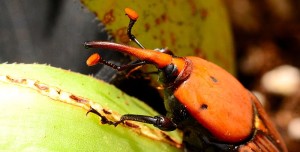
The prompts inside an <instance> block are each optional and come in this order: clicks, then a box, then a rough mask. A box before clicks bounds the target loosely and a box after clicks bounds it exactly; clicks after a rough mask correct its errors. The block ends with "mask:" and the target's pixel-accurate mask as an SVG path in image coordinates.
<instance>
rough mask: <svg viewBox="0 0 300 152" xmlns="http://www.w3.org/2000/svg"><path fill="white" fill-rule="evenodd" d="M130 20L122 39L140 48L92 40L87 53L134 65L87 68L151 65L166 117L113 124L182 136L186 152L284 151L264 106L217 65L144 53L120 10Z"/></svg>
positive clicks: (132, 116)
mask: <svg viewBox="0 0 300 152" xmlns="http://www.w3.org/2000/svg"><path fill="white" fill-rule="evenodd" d="M125 12H126V14H127V15H128V17H129V18H130V23H129V26H128V31H127V34H128V36H129V38H130V39H131V40H133V41H134V42H135V43H136V44H138V45H139V46H140V47H141V48H134V47H130V46H126V45H121V44H116V43H111V42H102V41H92V42H86V43H85V46H86V47H87V48H103V49H110V50H116V51H120V52H123V53H127V54H129V55H132V56H135V57H137V58H138V60H136V61H133V62H131V63H129V64H127V65H122V66H117V65H115V64H112V63H109V62H107V61H105V60H103V59H101V57H100V56H99V55H95V54H94V55H92V56H91V57H90V58H89V59H88V61H87V63H88V64H89V65H94V64H96V63H102V64H105V65H108V66H110V67H112V68H114V69H116V70H124V69H127V68H130V67H136V66H140V65H144V64H153V65H155V66H156V67H157V69H158V71H159V77H160V81H161V82H162V84H163V86H164V92H165V108H166V110H167V112H168V113H167V115H166V116H144V115H136V114H126V115H123V116H122V117H121V120H120V121H119V122H117V123H116V124H118V123H122V122H124V121H139V122H144V123H149V124H153V125H154V126H155V127H157V128H159V129H161V130H165V131H172V130H175V129H176V128H178V129H180V130H182V131H183V134H184V136H183V144H184V146H185V148H186V150H187V151H263V152H275V151H287V150H286V147H285V145H284V143H283V141H282V139H281V137H280V135H279V133H278V132H277V130H276V129H275V127H274V126H273V124H272V122H271V121H270V119H269V118H268V116H267V114H266V112H265V111H264V109H263V107H262V106H261V104H260V103H259V101H258V100H257V98H256V97H255V96H254V95H252V94H251V93H250V92H249V91H248V90H247V89H245V88H244V87H243V86H242V85H241V84H240V82H239V81H238V80H236V79H235V78H234V77H233V76H232V75H231V74H229V73H228V72H226V71H225V70H224V69H222V68H220V67H219V66H217V65H215V64H213V63H211V62H208V61H206V60H204V59H201V58H199V57H194V56H188V57H175V56H173V55H172V54H170V53H167V52H165V51H164V50H163V51H156V50H148V49H144V47H143V46H142V45H141V44H140V43H139V42H138V41H137V40H136V38H135V36H134V35H132V34H131V28H132V26H133V24H134V23H135V21H136V20H137V18H138V14H137V13H135V12H134V11H133V10H131V9H128V8H127V9H125Z"/></svg>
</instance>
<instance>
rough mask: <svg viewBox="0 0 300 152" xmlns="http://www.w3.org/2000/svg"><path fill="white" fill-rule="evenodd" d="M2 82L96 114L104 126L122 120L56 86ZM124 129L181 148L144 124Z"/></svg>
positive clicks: (7, 78) (0, 77)
mask: <svg viewBox="0 0 300 152" xmlns="http://www.w3.org/2000/svg"><path fill="white" fill-rule="evenodd" d="M0 81H1V82H5V83H10V84H14V85H18V86H21V87H26V88H28V89H32V90H35V91H37V92H38V93H40V94H41V95H44V96H47V97H49V98H51V99H53V100H54V101H58V102H62V103H66V104H70V105H73V106H76V107H80V108H82V109H84V110H86V111H87V114H88V113H89V112H92V113H96V114H97V115H99V116H100V118H101V123H102V124H110V125H114V124H115V123H116V122H118V121H119V120H120V117H121V115H120V114H119V113H118V112H116V111H113V110H111V109H109V108H107V107H105V108H104V107H103V106H101V105H100V104H99V103H96V102H94V101H91V100H89V99H86V98H83V97H80V96H77V95H75V94H72V93H70V92H67V91H64V90H62V89H60V88H57V87H55V86H51V85H49V84H45V83H42V82H39V81H38V80H32V79H26V78H16V77H13V76H10V75H0ZM120 126H122V127H127V128H130V130H132V131H134V132H136V133H138V134H140V135H142V136H145V137H148V138H150V139H153V140H157V141H161V142H165V143H168V144H170V145H173V146H176V147H178V148H179V147H181V142H180V141H177V140H176V139H174V138H172V137H171V136H169V135H167V134H166V133H164V132H163V131H160V130H158V129H153V128H150V127H148V126H146V125H143V124H142V123H138V122H125V123H124V124H120Z"/></svg>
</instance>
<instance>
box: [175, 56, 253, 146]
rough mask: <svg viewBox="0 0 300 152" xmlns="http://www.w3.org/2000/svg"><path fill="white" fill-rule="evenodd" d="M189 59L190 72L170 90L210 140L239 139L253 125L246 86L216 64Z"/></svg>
mask: <svg viewBox="0 0 300 152" xmlns="http://www.w3.org/2000/svg"><path fill="white" fill-rule="evenodd" d="M186 60H189V61H190V62H191V65H190V66H192V68H190V70H191V71H190V75H189V77H188V79H186V80H185V81H184V82H182V83H181V84H180V85H179V86H177V87H176V90H174V97H175V98H176V99H177V100H178V101H179V102H180V103H181V104H183V105H184V106H185V107H186V109H187V111H188V112H189V114H190V115H191V116H192V117H193V118H194V119H195V120H196V121H197V122H198V123H199V124H200V125H201V126H203V127H204V128H205V129H207V130H208V131H209V132H210V134H211V137H212V139H213V140H214V141H218V142H221V143H241V142H243V141H245V140H247V139H249V138H251V135H252V130H253V129H254V125H253V122H254V112H253V106H254V104H253V103H252V102H251V97H250V96H249V92H248V90H246V89H245V88H244V87H243V86H242V85H241V84H240V83H239V81H238V80H236V79H235V78H234V77H233V76H232V75H231V74H229V73H228V72H227V71H225V70H224V69H222V68H220V67H219V66H217V65H215V64H213V63H211V62H208V61H206V60H203V59H201V58H198V57H186Z"/></svg>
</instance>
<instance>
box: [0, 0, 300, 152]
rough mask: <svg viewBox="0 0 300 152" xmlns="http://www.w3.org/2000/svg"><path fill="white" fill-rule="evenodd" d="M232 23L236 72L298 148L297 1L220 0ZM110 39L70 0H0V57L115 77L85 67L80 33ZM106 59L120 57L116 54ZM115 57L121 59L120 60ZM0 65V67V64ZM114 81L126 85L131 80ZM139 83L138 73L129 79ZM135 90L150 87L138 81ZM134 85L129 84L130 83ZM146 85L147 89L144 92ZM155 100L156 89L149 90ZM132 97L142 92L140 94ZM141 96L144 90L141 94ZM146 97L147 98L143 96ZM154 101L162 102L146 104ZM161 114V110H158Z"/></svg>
mask: <svg viewBox="0 0 300 152" xmlns="http://www.w3.org/2000/svg"><path fill="white" fill-rule="evenodd" d="M223 2H224V5H225V6H226V8H227V11H228V15H229V17H230V21H231V25H232V33H233V37H234V44H235V58H236V70H237V75H236V76H237V77H238V79H239V80H240V81H241V82H242V83H243V84H244V85H245V86H246V88H248V89H249V90H251V91H253V92H255V94H256V95H257V96H258V97H259V98H260V100H261V102H262V104H263V105H264V106H265V108H266V109H267V112H268V113H269V115H270V116H271V118H272V120H273V121H274V122H275V124H276V126H277V128H278V129H279V131H280V132H281V134H282V135H283V137H284V140H285V142H286V143H287V146H288V148H289V151H291V152H292V151H294V152H296V151H299V150H300V72H299V67H300V11H299V9H300V1H297V0H284V1H282V0H265V1H259V0H256V1H253V0H223ZM96 39H98V40H99V39H102V40H110V39H111V38H110V37H109V34H107V32H106V31H105V30H103V27H102V26H99V21H97V20H96V19H95V16H94V14H92V13H90V12H89V11H88V10H87V9H85V8H84V7H83V6H82V4H81V3H80V1H79V0H78V1H75V0H68V1H67V0H39V1H34V0H2V1H0V62H1V63H5V62H7V63H15V62H16V63H40V64H50V65H52V66H55V67H61V68H64V69H70V70H72V71H76V72H80V73H83V74H94V75H96V76H97V77H99V78H101V79H103V80H105V81H107V82H115V81H116V79H117V75H116V72H114V71H112V70H107V69H105V67H100V69H99V67H95V68H87V67H86V65H85V60H86V58H87V57H88V56H89V55H90V52H88V51H86V50H85V49H84V47H83V45H82V44H83V42H85V41H88V40H96ZM105 55H106V56H110V58H112V59H114V60H116V61H120V63H124V62H127V61H128V60H129V59H128V58H125V60H124V56H123V55H122V54H117V55H115V54H114V55H111V54H109V53H108V54H105ZM121 59H122V60H121ZM0 70H1V69H0ZM123 81H124V82H123V83H116V84H117V85H119V87H120V88H121V89H123V90H125V91H127V92H131V94H132V95H134V93H132V92H135V91H132V90H129V91H128V90H126V87H124V86H127V85H128V84H130V85H132V86H134V84H133V82H132V81H129V82H128V81H127V80H124V79H123ZM134 81H135V82H138V84H139V85H141V84H142V85H144V84H143V82H142V81H143V80H140V79H138V80H134ZM146 84H147V83H145V86H142V87H141V86H139V87H138V88H146V90H143V92H146V94H148V92H150V91H151V90H152V91H153V90H155V89H154V88H151V87H148V86H146ZM133 88H137V87H135V86H134V87H133ZM149 90H150V91H149ZM153 93H154V94H155V96H156V97H154V98H155V100H162V99H159V98H160V97H159V93H157V92H155V91H153ZM139 96H140V98H141V99H142V100H143V97H146V95H145V94H140V95H139ZM146 98H147V97H146ZM151 100H154V99H151ZM155 107H162V105H159V106H157V105H156V106H154V108H155ZM158 111H159V112H161V113H163V111H162V109H158Z"/></svg>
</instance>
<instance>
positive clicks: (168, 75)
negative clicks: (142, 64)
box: [159, 63, 178, 84]
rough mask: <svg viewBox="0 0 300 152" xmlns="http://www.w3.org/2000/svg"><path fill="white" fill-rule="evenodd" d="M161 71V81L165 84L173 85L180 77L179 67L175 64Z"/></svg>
mask: <svg viewBox="0 0 300 152" xmlns="http://www.w3.org/2000/svg"><path fill="white" fill-rule="evenodd" d="M160 71H161V74H160V77H159V80H160V81H161V82H162V83H164V84H170V83H173V82H174V81H175V79H176V78H177V76H178V75H177V73H178V70H177V67H176V66H175V65H174V64H173V63H171V64H168V65H167V66H165V67H164V68H162V69H160Z"/></svg>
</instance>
